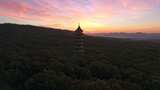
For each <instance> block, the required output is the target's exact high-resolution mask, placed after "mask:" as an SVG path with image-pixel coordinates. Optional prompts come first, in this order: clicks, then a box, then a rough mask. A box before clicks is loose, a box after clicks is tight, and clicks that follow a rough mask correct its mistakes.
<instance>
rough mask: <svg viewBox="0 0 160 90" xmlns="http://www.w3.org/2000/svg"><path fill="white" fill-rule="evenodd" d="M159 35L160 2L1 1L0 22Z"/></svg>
mask: <svg viewBox="0 0 160 90" xmlns="http://www.w3.org/2000/svg"><path fill="white" fill-rule="evenodd" d="M8 22H11V23H18V24H32V25H38V26H46V27H55V28H62V29H70V30H74V29H75V28H76V27H77V24H78V23H81V26H82V28H83V29H84V30H85V32H89V33H96V32H98V33H99V32H106V33H107V32H150V33H160V0H0V23H8Z"/></svg>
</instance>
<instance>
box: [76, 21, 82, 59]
mask: <svg viewBox="0 0 160 90" xmlns="http://www.w3.org/2000/svg"><path fill="white" fill-rule="evenodd" d="M74 33H75V54H76V55H77V56H81V57H82V56H83V55H84V34H83V30H82V28H81V26H80V24H79V25H78V28H77V29H76V30H75V32H74Z"/></svg>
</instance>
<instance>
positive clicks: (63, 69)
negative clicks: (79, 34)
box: [0, 24, 160, 90]
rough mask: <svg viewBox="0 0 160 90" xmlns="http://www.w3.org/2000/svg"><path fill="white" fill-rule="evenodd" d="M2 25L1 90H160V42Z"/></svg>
mask: <svg viewBox="0 0 160 90" xmlns="http://www.w3.org/2000/svg"><path fill="white" fill-rule="evenodd" d="M74 38H75V35H74V32H72V31H67V30H60V29H53V28H46V27H38V26H31V25H17V24H0V90H23V89H24V90H159V89H160V71H159V70H160V66H159V65H160V54H159V53H160V42H159V41H158V40H156V41H155V40H153V41H152V40H149V41H147V40H145V41H139V40H130V39H118V38H109V37H98V36H97V37H96V36H88V35H85V36H84V38H85V40H84V49H85V53H84V56H83V57H79V56H76V55H75V54H74V52H73V51H74V47H75V39H74Z"/></svg>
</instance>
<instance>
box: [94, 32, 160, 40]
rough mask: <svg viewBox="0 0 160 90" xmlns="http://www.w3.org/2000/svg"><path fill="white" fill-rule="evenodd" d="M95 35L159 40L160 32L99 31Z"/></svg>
mask: <svg viewBox="0 0 160 90" xmlns="http://www.w3.org/2000/svg"><path fill="white" fill-rule="evenodd" d="M95 35H98V36H103V37H113V38H126V39H133V40H160V33H140V32H139V33H99V34H95Z"/></svg>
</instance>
